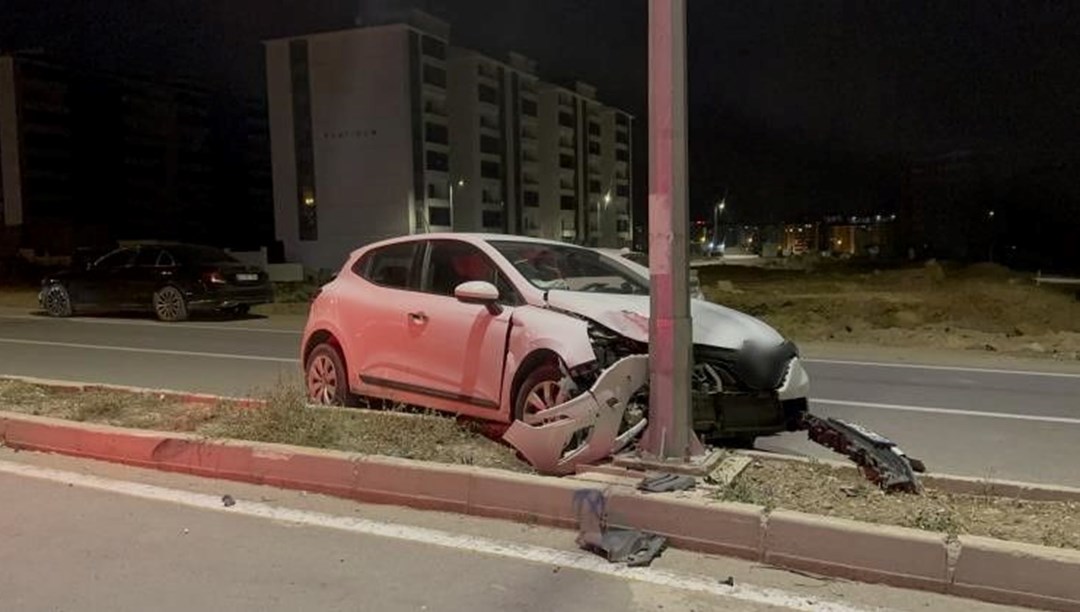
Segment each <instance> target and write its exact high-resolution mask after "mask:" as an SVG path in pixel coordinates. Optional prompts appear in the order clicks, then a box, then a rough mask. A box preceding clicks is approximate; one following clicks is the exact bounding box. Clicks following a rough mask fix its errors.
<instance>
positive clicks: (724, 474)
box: [705, 455, 752, 486]
mask: <svg viewBox="0 0 1080 612" xmlns="http://www.w3.org/2000/svg"><path fill="white" fill-rule="evenodd" d="M751 462H752V460H751V459H750V457H747V456H746V455H729V456H727V457H725V458H724V459H723V460H722V461H721V462H720V463H719V464H717V466H716V467H715V468H714V469H713V471H711V472H709V475H708V476H706V477H705V482H707V483H709V484H714V485H722V486H726V485H729V484H731V483H732V482H733V481H734V480H735V479H736V478H738V476H739V474H742V472H743V470H745V469H746V468H747V467H748V466H749V465H750V463H751Z"/></svg>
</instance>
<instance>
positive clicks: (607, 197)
mask: <svg viewBox="0 0 1080 612" xmlns="http://www.w3.org/2000/svg"><path fill="white" fill-rule="evenodd" d="M609 204H611V189H610V188H609V189H608V190H607V193H605V194H604V195H603V197H600V198H597V199H596V245H595V246H597V247H600V246H603V245H602V244H600V238H601V237H602V236H603V231H602V230H601V227H602V224H603V221H604V217H603V215H602V212H601V205H603V207H604V208H607V206H608V205H609Z"/></svg>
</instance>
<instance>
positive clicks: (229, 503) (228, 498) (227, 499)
mask: <svg viewBox="0 0 1080 612" xmlns="http://www.w3.org/2000/svg"><path fill="white" fill-rule="evenodd" d="M221 503H222V504H224V505H225V507H226V508H232V507H233V506H235V505H236V500H235V499H233V496H232V495H224V496H222V498H221Z"/></svg>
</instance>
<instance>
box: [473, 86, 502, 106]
mask: <svg viewBox="0 0 1080 612" xmlns="http://www.w3.org/2000/svg"><path fill="white" fill-rule="evenodd" d="M477 94H478V95H479V97H480V101H481V102H487V103H488V104H498V103H499V94H498V92H496V91H495V88H494V87H492V86H491V85H485V84H483V83H481V84H480V86H479V87H478V88H477Z"/></svg>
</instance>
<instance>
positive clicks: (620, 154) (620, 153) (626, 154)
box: [615, 149, 630, 162]
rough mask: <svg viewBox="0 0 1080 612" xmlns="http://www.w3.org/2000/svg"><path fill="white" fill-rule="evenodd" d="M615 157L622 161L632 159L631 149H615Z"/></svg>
mask: <svg viewBox="0 0 1080 612" xmlns="http://www.w3.org/2000/svg"><path fill="white" fill-rule="evenodd" d="M615 159H617V160H618V161H621V162H628V161H630V151H627V150H626V149H618V150H617V151H615Z"/></svg>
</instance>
